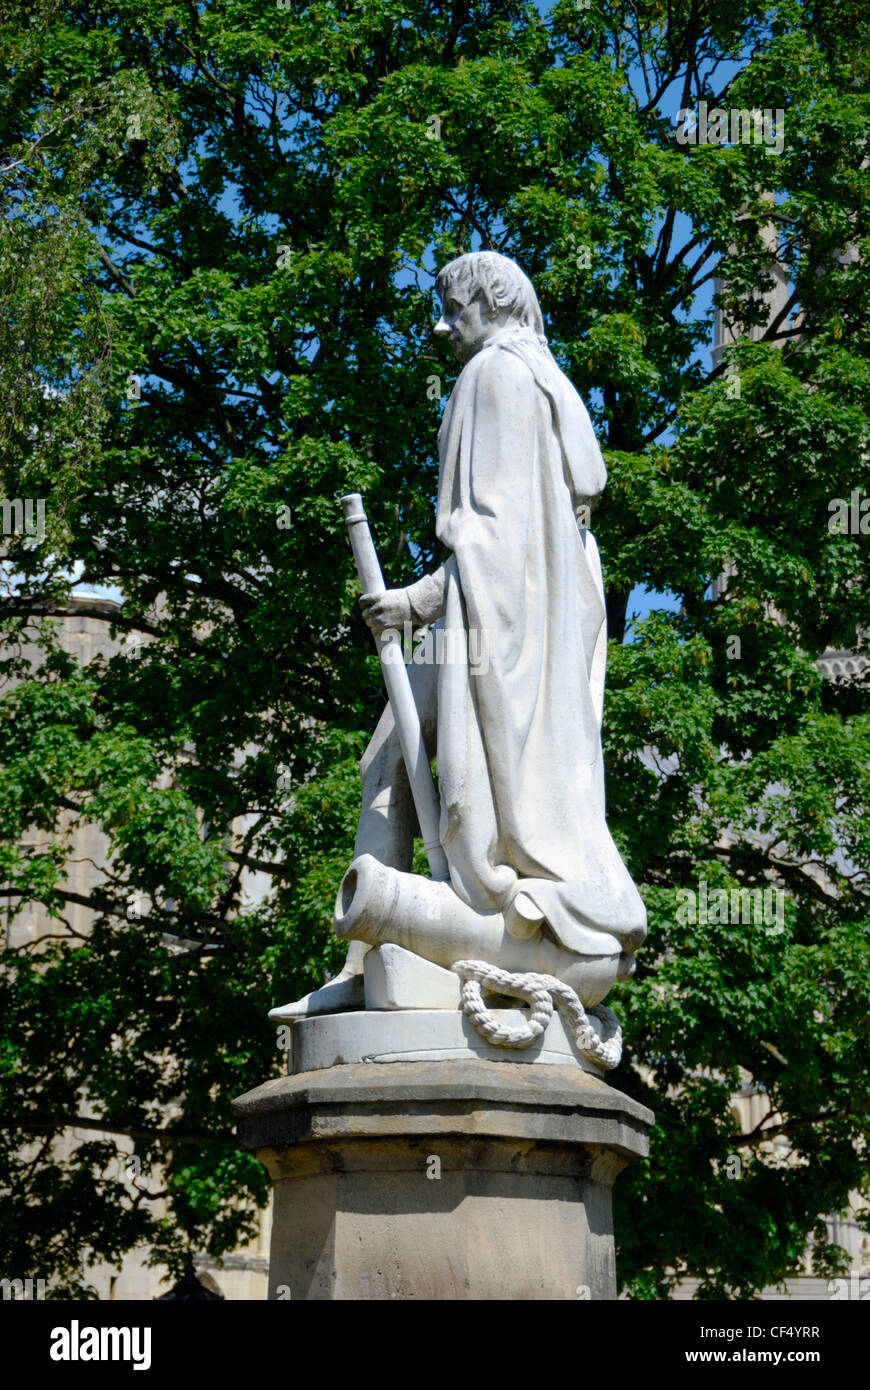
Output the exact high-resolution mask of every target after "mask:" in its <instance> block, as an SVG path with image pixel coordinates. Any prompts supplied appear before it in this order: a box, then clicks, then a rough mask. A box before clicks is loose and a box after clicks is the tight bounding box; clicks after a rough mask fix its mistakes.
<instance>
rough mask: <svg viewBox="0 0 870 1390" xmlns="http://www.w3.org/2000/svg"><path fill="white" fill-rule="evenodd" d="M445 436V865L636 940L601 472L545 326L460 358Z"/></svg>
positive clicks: (441, 526)
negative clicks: (609, 754)
mask: <svg viewBox="0 0 870 1390" xmlns="http://www.w3.org/2000/svg"><path fill="white" fill-rule="evenodd" d="M438 444H439V457H440V465H441V467H440V476H439V490H438V513H437V527H436V529H437V534H438V537H439V539H440V540H441V541H443V543H444V544H445V545H446V546H447V547H448V548H449V550H450V551H451V552H452V553H451V556H450V558H449V560H448V561H447V562H446V564H445V566H444V567H443V576H442V582H443V614H444V616H443V624H444V626H445V628H446V634H445V635H446V638H447V641H446V651H447V652H448V654H449V657H450V659H449V660H447V661H445V662H444V663H443V664H439V668H438V782H439V792H440V797H441V839H442V843H443V846H444V850H445V853H446V855H447V860H448V864H449V866H450V878H451V883H452V885H453V888H454V889H455V891H456V892H457V893H458V894H459V895H460V897H462V898H463V899H464V900H465V901H466V902H468V903H469V904H470V905H471V906H472V907H475V908H476V909H478V910H480V911H488V910H493V909H496V910H501V911H504V910H505V909H506V908H507V907H508V906H509V905H510V903H511V902H512V901H513V899H514V897H515V896H516V894H517V893H519V892H520V891H522V892H524V893H525V894H527V895H528V897H529V898H531V900H532V901H533V902H534V903H535V904H536V906H537V908H538V910H539V912H540V913H541V914H542V916H543V917H544V918H545V919H546V922H547V924H548V927H549V930H550V931H551V933H552V935H553V936H554V938H555V939H556V941H557V942H558V943H559V944H560V945H561V946H563V947H564V948H565V949H567V950H570V951H573V952H577V953H579V954H582V955H591V956H601V955H611V954H613V953H614V952H617V951H624V952H626V953H627V954H628V955H630V954H631V953H632V952H633V950H634V949H635V947H636V946H637V945H638V944H639V943H640V942H641V941H642V940H643V938H644V936H645V935H646V912H645V909H644V906H643V903H642V901H641V899H640V896H639V894H638V892H637V889H636V887H635V885H634V883H633V882H632V880H631V877H630V876H629V873H628V871H627V869H626V867H625V865H624V864H623V862H622V859H621V858H620V855H619V853H618V851H617V849H616V846H615V844H614V843H613V840H612V838H611V836H610V832H609V831H608V828H607V825H606V822H605V809H604V770H603V760H602V752H601V716H602V706H603V698H604V668H605V660H606V622H605V608H604V590H603V585H602V580H601V566H600V561H599V557H598V550H597V547H596V545H595V541H594V539H593V537H592V535H591V533H590V532H588V531H583V530H582V528H581V527H579V526H578V522H577V518H576V514H575V513H576V509H577V508H578V507H579V506H580V505H581V504H583V503H586V502H588V500H589V499H591V498H593V497H595V496H597V495H598V493H600V492H601V491H602V489H603V487H604V484H605V482H606V471H605V467H604V461H603V459H602V457H601V452H600V450H599V448H598V444H597V441H596V439H595V435H594V432H593V429H592V424H591V421H590V419H589V416H588V413H587V411H586V408H585V406H584V405H583V402H582V401H581V400H580V397H579V396H578V394H577V392H576V391H575V390H574V388H573V386H572V385H571V383H570V382H569V381H568V379H567V377H565V375H564V374H563V373H562V372H561V371H560V369H559V367H558V366H557V364H556V362H555V360H554V358H553V357H552V356H551V354H550V352H549V350H548V349H547V347H546V345H545V343H544V342H543V341H542V340H540V339H538V338H537V336H536V335H535V334H534V333H533V332H532V330H531V329H526V328H517V327H509V328H508V329H507V330H504V331H502V332H501V333H499V334H497V335H496V336H495V337H493V338H492V339H490V340H489V342H488V343H487V344H486V346H485V347H483V348H482V349H481V350H480V351H479V352H478V353H477V354H476V355H475V356H474V357H472V358H471V360H470V361H469V362H468V363H467V364H466V366H465V367H464V368H463V370H462V372H461V373H460V375H459V378H458V380H457V383H456V386H455V388H454V390H453V393H452V395H451V397H450V400H449V402H448V404H447V407H446V411H445V415H444V419H443V422H442V426H441V429H440V431H439V436H438ZM469 637H470V638H471V641H470V644H469ZM457 639H458V640H457ZM469 645H470V652H471V658H472V660H471V662H469V659H468V654H469ZM477 656H481V657H483V658H484V659H481V660H479V661H477V664H474V662H475V658H476V657H477Z"/></svg>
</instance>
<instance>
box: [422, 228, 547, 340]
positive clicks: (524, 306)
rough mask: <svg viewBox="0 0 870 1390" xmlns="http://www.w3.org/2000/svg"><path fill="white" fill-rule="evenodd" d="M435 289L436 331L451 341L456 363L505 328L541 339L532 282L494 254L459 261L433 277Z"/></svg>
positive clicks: (476, 253) (471, 253)
mask: <svg viewBox="0 0 870 1390" xmlns="http://www.w3.org/2000/svg"><path fill="white" fill-rule="evenodd" d="M435 289H436V290H437V292H438V297H439V299H440V300H441V306H442V313H441V318H440V320H439V322H438V323H437V324H436V325H435V332H436V333H441V334H445V335H446V336H448V337H449V338H450V342H451V346H452V347H453V351H454V352H455V353H456V356H457V357H458V358H459V361H460V362H467V361H468V360H469V358H471V357H473V356H474V354H475V353H476V352H479V351H480V349H481V348H482V347H483V346H484V344H485V343H486V342H487V341H488V340H489V339H490V338H491V337H492V336H493V334H495V333H498V332H499V331H500V330H501V329H502V328H506V327H507V326H508V325H509V324H516V325H517V326H518V327H524V328H530V329H531V330H532V331H533V332H534V333H535V334H537V335H538V336H539V337H543V333H544V321H543V319H542V317H541V306H540V304H539V303H538V296H537V295H536V294H535V291H534V288H533V286H532V282H531V280H530V279H529V277H528V276H527V275H524V274H523V272H522V271H521V270H520V268H519V266H518V265H517V264H516V262H515V261H512V260H510V259H509V258H508V257H507V256H502V255H500V254H499V252H498V251H469V252H468V253H467V254H466V255H464V256H458V257H457V258H456V260H455V261H451V262H450V263H449V265H445V266H444V267H443V268H442V269H441V270H440V271H439V272H438V277H437V279H436V281H435Z"/></svg>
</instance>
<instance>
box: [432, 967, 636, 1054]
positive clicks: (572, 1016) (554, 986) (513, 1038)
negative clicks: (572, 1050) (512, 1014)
mask: <svg viewBox="0 0 870 1390" xmlns="http://www.w3.org/2000/svg"><path fill="white" fill-rule="evenodd" d="M453 969H454V970H455V971H456V974H457V975H458V976H459V977H460V979H461V980H462V1009H463V1011H464V1013H465V1014H467V1016H468V1017H469V1018H470V1019H471V1022H472V1023H473V1024H474V1026H475V1028H476V1029H477V1031H478V1033H480V1035H481V1037H483V1038H485V1039H486V1041H487V1042H489V1043H493V1044H495V1046H497V1047H530V1046H531V1044H532V1043H533V1042H535V1041H536V1040H537V1039H538V1038H539V1037H540V1036H541V1034H542V1033H543V1032H544V1030H545V1029H546V1027H547V1025H548V1023H549V1022H550V1019H551V1018H552V1017H553V1006H554V1005H555V1007H556V1008H557V1009H558V1010H559V1012H560V1014H561V1015H562V1018H563V1019H564V1020H565V1023H566V1024H567V1025H568V1031H569V1034H570V1035H571V1036H573V1039H574V1043H575V1045H576V1047H577V1050H578V1051H579V1052H580V1054H581V1055H582V1056H583V1057H585V1058H586V1059H587V1061H589V1062H594V1063H595V1064H596V1065H597V1066H599V1067H604V1068H606V1069H610V1068H611V1067H618V1066H619V1063H620V1061H621V1059H622V1029H621V1028H620V1026H619V1022H618V1020H617V1018H616V1015H615V1014H614V1013H613V1011H612V1010H611V1009H606V1008H605V1007H604V1005H603V1004H597V1005H596V1006H595V1007H594V1008H591V1009H589V1010H588V1012H587V1010H586V1009H585V1008H584V1007H583V1005H582V1004H581V1003H580V1000H579V998H578V996H577V994H576V993H575V992H574V990H573V989H572V988H571V986H570V985H566V984H564V983H563V981H562V980H557V979H556V978H555V977H554V976H553V975H537V974H535V973H533V972H531V971H530V972H529V973H528V974H513V973H512V972H511V971H509V970H501V969H500V968H499V967H498V966H497V965H488V964H487V962H486V961H483V960H458V961H455V962H454V965H453ZM484 990H489V991H496V992H497V993H499V994H507V995H510V996H511V998H516V999H522V1000H524V1001H525V1002H526V1003H527V1004H529V1005H530V1006H531V1013H530V1014H529V1017H528V1019H527V1020H526V1022H525V1023H521V1024H506V1023H499V1022H498V1021H497V1020H496V1019H495V1018H494V1017H493V1015H492V1014H491V1013H490V1011H489V1009H488V1008H487V1007H486V1004H485V1003H484V1002H483V991H484ZM590 1014H591V1015H592V1016H593V1017H594V1018H597V1019H598V1020H599V1021H600V1022H601V1024H602V1025H603V1028H604V1036H603V1037H599V1036H598V1034H597V1033H596V1031H595V1029H594V1028H593V1027H592V1024H591V1023H590V1022H589V1015H590Z"/></svg>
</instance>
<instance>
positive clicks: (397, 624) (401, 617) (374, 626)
mask: <svg viewBox="0 0 870 1390" xmlns="http://www.w3.org/2000/svg"><path fill="white" fill-rule="evenodd" d="M359 602H360V607H361V608H362V614H363V617H364V618H365V620H366V622H367V623H368V625H369V627H370V628H371V630H372V632H373V633H374V635H375V636H376V637H377V636H378V634H379V633H381V632H383V631H384V629H385V628H396V629H398V630H401V627H402V624H403V623H407V622H410V621H411V600H410V599H409V598H408V595H407V593H406V591H405V590H404V589H384V591H383V593H380V594H363V596H362V598H361V599H360V601H359Z"/></svg>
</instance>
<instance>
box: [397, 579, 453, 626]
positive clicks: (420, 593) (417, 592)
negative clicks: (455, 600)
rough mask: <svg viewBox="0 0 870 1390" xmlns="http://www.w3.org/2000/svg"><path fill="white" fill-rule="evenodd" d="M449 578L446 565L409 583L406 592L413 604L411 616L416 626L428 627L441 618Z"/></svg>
mask: <svg viewBox="0 0 870 1390" xmlns="http://www.w3.org/2000/svg"><path fill="white" fill-rule="evenodd" d="M446 591H447V578H446V575H445V573H444V566H443V565H442V566H441V568H440V569H437V570H436V571H435V573H434V574H427V575H424V577H423V578H422V579H419V580H418V581H417V583H416V584H409V585H408V587H407V589H406V590H405V593H406V594H407V596H408V599H409V601H410V604H411V618H412V620H413V622H414V625H415V627H426V626H428V624H429V623H434V621H435V619H436V618H440V617H441V615H442V614H443V612H444V608H445V603H446V598H445V595H446Z"/></svg>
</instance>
